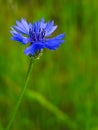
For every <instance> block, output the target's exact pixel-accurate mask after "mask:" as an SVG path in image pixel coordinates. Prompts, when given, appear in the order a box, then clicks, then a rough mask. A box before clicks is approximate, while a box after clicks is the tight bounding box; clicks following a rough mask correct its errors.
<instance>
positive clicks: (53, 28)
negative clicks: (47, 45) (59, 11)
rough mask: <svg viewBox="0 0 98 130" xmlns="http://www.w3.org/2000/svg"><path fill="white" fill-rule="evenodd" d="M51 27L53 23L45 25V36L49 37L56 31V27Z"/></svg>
mask: <svg viewBox="0 0 98 130" xmlns="http://www.w3.org/2000/svg"><path fill="white" fill-rule="evenodd" d="M53 25H54V21H52V22H48V23H47V25H46V28H45V31H46V34H45V36H50V35H51V34H52V33H53V32H54V31H55V30H56V28H57V25H56V26H53Z"/></svg>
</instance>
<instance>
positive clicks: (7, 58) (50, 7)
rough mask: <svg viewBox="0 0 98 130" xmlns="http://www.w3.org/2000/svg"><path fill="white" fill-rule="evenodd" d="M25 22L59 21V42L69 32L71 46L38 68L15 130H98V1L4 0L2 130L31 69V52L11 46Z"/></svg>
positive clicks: (0, 11)
mask: <svg viewBox="0 0 98 130" xmlns="http://www.w3.org/2000/svg"><path fill="white" fill-rule="evenodd" d="M21 17H24V18H26V19H27V21H31V22H34V21H36V20H39V19H41V18H43V17H44V18H45V20H46V21H48V20H52V19H54V21H55V24H57V25H58V29H57V31H55V33H54V34H53V36H55V35H57V34H59V33H63V32H66V38H65V40H66V42H65V43H64V44H62V45H61V46H60V48H59V49H58V50H56V51H49V50H44V53H43V56H42V57H41V58H40V60H38V61H37V62H36V63H35V65H34V67H33V70H32V74H31V77H30V80H29V84H28V88H27V90H26V91H25V95H24V97H23V100H22V102H21V105H20V107H19V110H18V112H17V114H16V117H15V120H14V122H13V125H12V127H11V130H98V2H97V0H0V130H4V129H5V127H6V125H7V123H8V120H9V118H10V116H11V113H12V111H13V108H14V106H15V104H16V102H17V98H18V96H19V94H20V90H21V88H22V86H23V84H24V80H25V76H26V72H27V68H28V65H29V58H28V57H27V56H25V55H24V53H23V50H24V48H25V47H26V46H22V45H21V44H20V43H18V42H15V41H11V40H10V36H11V35H10V33H9V30H10V26H12V25H13V24H15V21H16V20H20V18H21Z"/></svg>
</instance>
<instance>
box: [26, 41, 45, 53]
mask: <svg viewBox="0 0 98 130" xmlns="http://www.w3.org/2000/svg"><path fill="white" fill-rule="evenodd" d="M42 48H45V45H44V44H43V43H41V42H36V43H33V44H32V45H30V46H29V47H28V48H26V49H25V50H24V53H25V54H26V55H30V54H31V55H34V54H35V53H36V51H38V50H39V51H40V50H41V49H42Z"/></svg>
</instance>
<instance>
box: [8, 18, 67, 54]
mask: <svg viewBox="0 0 98 130" xmlns="http://www.w3.org/2000/svg"><path fill="white" fill-rule="evenodd" d="M56 28H57V26H54V21H52V22H46V23H45V22H44V19H41V20H40V21H37V22H35V23H33V24H31V23H27V21H26V20H25V19H23V18H22V19H21V21H16V26H12V27H11V31H10V32H11V34H12V37H11V39H12V40H15V41H18V42H21V43H22V44H27V43H30V45H29V47H27V48H26V49H25V50H24V53H25V54H26V55H32V56H34V55H35V54H36V53H37V52H39V53H40V52H41V51H42V50H43V49H44V48H48V49H49V50H56V49H57V48H58V47H59V45H60V44H61V43H63V42H64V40H62V38H64V36H65V34H60V35H58V36H56V37H54V38H47V37H48V36H50V35H51V34H52V33H53V32H54V31H55V30H56Z"/></svg>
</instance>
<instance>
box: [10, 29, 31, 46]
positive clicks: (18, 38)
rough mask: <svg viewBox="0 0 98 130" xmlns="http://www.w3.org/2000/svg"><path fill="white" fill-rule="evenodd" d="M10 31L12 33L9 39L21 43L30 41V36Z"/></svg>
mask: <svg viewBox="0 0 98 130" xmlns="http://www.w3.org/2000/svg"><path fill="white" fill-rule="evenodd" d="M11 33H12V35H13V36H12V37H11V40H15V41H18V42H21V43H22V44H27V43H28V42H31V39H30V38H27V37H24V36H22V35H21V34H19V33H17V32H15V31H12V32H11Z"/></svg>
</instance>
